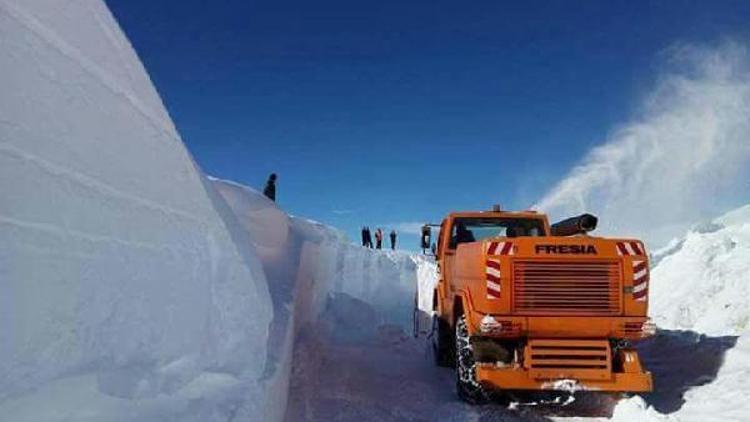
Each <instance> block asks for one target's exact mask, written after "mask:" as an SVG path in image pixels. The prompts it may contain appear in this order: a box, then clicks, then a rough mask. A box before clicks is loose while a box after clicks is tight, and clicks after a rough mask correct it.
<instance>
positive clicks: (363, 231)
mask: <svg viewBox="0 0 750 422" xmlns="http://www.w3.org/2000/svg"><path fill="white" fill-rule="evenodd" d="M362 246H364V247H367V227H365V226H362Z"/></svg>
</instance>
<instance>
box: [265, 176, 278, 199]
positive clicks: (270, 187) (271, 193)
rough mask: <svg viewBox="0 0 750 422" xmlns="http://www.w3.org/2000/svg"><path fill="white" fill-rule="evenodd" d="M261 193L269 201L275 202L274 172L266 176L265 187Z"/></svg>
mask: <svg viewBox="0 0 750 422" xmlns="http://www.w3.org/2000/svg"><path fill="white" fill-rule="evenodd" d="M263 195H266V197H267V198H268V199H270V200H271V201H273V202H276V173H271V175H270V176H268V181H267V182H266V187H265V189H263Z"/></svg>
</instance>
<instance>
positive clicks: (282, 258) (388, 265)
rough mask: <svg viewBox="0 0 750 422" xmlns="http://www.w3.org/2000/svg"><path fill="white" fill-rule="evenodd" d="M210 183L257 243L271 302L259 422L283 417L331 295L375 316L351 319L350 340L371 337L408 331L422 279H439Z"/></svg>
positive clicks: (418, 265)
mask: <svg viewBox="0 0 750 422" xmlns="http://www.w3.org/2000/svg"><path fill="white" fill-rule="evenodd" d="M210 180H211V182H212V183H213V185H214V186H215V188H216V190H217V191H218V192H220V193H221V195H222V196H223V197H224V199H225V200H226V203H227V204H228V205H229V206H230V207H231V209H232V211H233V212H234V213H235V215H236V216H237V218H238V220H239V224H240V225H241V227H243V229H244V230H246V231H247V232H248V234H249V237H250V238H251V239H252V241H253V245H254V248H255V249H256V250H257V251H258V254H259V256H260V258H261V262H262V264H263V269H264V272H265V274H266V277H267V280H268V288H269V291H270V293H271V297H272V300H273V304H274V310H275V312H274V320H273V322H272V324H271V329H270V336H269V342H268V350H269V351H268V357H267V360H266V373H265V391H266V393H267V397H268V400H267V401H266V404H267V406H266V408H265V410H264V412H265V413H264V415H265V416H264V417H263V418H261V419H262V420H279V419H280V418H281V417H283V415H284V413H285V411H286V403H287V399H288V396H287V394H288V390H289V381H290V377H291V367H292V361H293V354H294V350H295V345H296V344H297V339H298V338H299V337H300V336H301V335H304V334H305V330H308V329H312V328H313V327H315V326H316V325H317V322H318V320H319V318H320V316H321V314H322V313H323V312H324V311H325V310H326V309H327V308H326V306H327V304H328V299H329V297H331V296H332V295H340V294H344V295H345V296H346V297H349V298H352V299H353V300H359V301H362V302H364V303H367V304H368V307H369V309H371V310H372V312H370V313H367V314H363V315H358V314H357V313H356V311H355V312H351V313H346V318H348V319H350V320H351V321H350V322H352V327H353V330H354V331H353V332H348V333H346V334H345V335H346V336H350V337H351V336H354V335H356V334H358V333H359V334H362V333H366V334H369V333H368V330H369V329H374V328H375V327H379V326H382V325H384V324H390V325H395V326H398V327H401V329H402V330H404V331H405V330H410V329H411V325H412V318H413V314H412V310H413V307H414V296H415V291H416V288H417V286H418V284H419V283H418V279H419V277H418V275H419V276H425V275H426V276H427V277H429V276H430V275H431V274H434V272H430V271H429V270H425V269H424V268H425V267H426V266H428V265H429V264H428V263H427V262H426V261H423V260H421V259H418V258H412V257H410V256H409V255H407V254H404V253H400V252H393V251H373V250H369V249H365V248H362V247H359V246H355V245H353V244H351V243H350V242H348V241H347V240H346V238H345V236H344V235H343V234H342V233H341V232H339V231H337V230H335V229H333V228H330V227H327V226H325V225H322V224H320V223H317V222H314V221H310V220H306V219H302V218H297V217H291V216H288V215H287V214H285V213H284V212H283V211H282V210H280V209H279V208H278V207H277V206H276V204H275V203H274V202H272V201H270V200H268V199H267V198H266V197H265V196H263V195H262V194H260V193H259V192H257V191H255V190H253V189H251V188H248V187H246V186H242V185H239V184H237V183H234V182H231V181H225V180H220V179H216V178H211V179H210ZM418 269H420V270H418ZM426 283H428V282H427V281H424V280H422V281H421V284H426ZM306 359H309V357H307V358H306Z"/></svg>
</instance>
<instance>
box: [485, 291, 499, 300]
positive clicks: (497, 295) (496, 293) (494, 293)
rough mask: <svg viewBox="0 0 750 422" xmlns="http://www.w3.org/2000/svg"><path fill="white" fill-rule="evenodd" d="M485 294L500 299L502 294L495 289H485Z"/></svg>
mask: <svg viewBox="0 0 750 422" xmlns="http://www.w3.org/2000/svg"><path fill="white" fill-rule="evenodd" d="M487 296H492V297H493V298H495V299H500V298H501V297H502V296H501V295H500V292H499V291H497V290H492V289H487Z"/></svg>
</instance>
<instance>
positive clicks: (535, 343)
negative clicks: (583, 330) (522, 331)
mask: <svg viewBox="0 0 750 422" xmlns="http://www.w3.org/2000/svg"><path fill="white" fill-rule="evenodd" d="M524 361H525V364H526V367H527V368H529V370H530V375H531V376H532V377H534V378H536V379H560V378H573V379H606V378H609V377H610V376H611V371H612V364H611V362H612V354H611V350H610V347H609V342H608V341H607V340H570V339H565V340H564V339H549V340H540V339H533V340H529V343H528V345H527V347H526V349H525V350H524Z"/></svg>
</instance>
